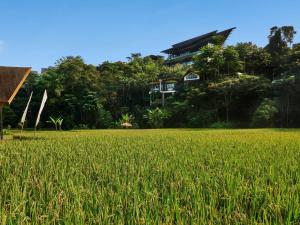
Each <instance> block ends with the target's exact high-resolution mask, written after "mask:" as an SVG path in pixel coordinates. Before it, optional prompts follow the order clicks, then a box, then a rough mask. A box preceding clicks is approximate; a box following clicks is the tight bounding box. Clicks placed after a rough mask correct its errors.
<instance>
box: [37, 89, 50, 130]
mask: <svg viewBox="0 0 300 225" xmlns="http://www.w3.org/2000/svg"><path fill="white" fill-rule="evenodd" d="M47 98H48V96H47V91H46V90H45V92H44V96H43V99H42V103H41V106H40V110H39V114H38V116H37V118H36V122H35V128H36V127H37V125H38V124H39V122H40V117H41V114H42V111H43V109H44V106H45V103H46V101H47Z"/></svg>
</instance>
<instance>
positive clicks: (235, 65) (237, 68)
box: [223, 46, 242, 75]
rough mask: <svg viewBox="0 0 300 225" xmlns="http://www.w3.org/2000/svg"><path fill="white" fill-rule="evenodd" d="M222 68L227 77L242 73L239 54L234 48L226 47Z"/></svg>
mask: <svg viewBox="0 0 300 225" xmlns="http://www.w3.org/2000/svg"><path fill="white" fill-rule="evenodd" d="M223 55H224V66H225V68H224V69H223V71H224V72H225V71H226V72H227V75H230V74H235V73H236V72H241V71H242V61H241V60H240V58H239V53H238V51H237V50H236V49H235V47H234V46H227V47H226V48H225V49H224V52H223Z"/></svg>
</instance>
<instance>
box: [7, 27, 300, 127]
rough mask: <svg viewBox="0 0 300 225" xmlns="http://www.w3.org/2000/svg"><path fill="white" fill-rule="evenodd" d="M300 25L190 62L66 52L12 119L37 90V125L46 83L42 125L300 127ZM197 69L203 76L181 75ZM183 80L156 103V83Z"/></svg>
mask: <svg viewBox="0 0 300 225" xmlns="http://www.w3.org/2000/svg"><path fill="white" fill-rule="evenodd" d="M295 35H296V31H295V29H294V27H293V26H282V27H272V28H271V29H270V34H269V36H268V40H269V41H268V44H267V45H266V46H264V47H259V46H257V45H256V44H254V43H252V42H241V43H237V44H235V45H223V44H221V43H222V42H221V41H220V38H219V37H215V39H214V43H213V44H211V45H207V46H205V47H203V48H201V49H200V52H201V54H198V55H196V56H194V58H193V64H192V65H189V66H184V65H179V64H177V65H174V66H167V65H166V64H165V63H164V61H165V59H164V57H162V56H159V55H150V56H145V57H144V56H142V55H141V54H140V53H134V54H131V55H130V56H129V57H128V58H127V60H126V61H125V62H121V61H119V62H108V61H107V62H103V63H101V64H99V65H97V66H95V65H90V64H87V63H86V62H85V61H84V60H83V59H82V58H81V57H80V56H68V57H63V58H61V59H59V60H57V61H56V63H55V65H54V66H53V67H50V68H49V69H48V70H47V71H45V72H44V73H42V74H37V73H31V74H30V76H29V77H28V79H27V81H26V83H25V84H24V86H23V88H22V89H21V90H20V92H19V93H18V95H17V97H16V98H15V100H14V102H13V103H12V104H11V105H10V106H5V107H4V126H5V127H8V128H10V127H11V128H17V127H18V126H19V121H20V118H21V115H22V113H23V110H24V108H25V106H26V103H27V100H28V98H29V95H30V93H31V92H33V93H34V94H33V99H32V102H31V104H30V108H29V111H28V116H27V122H26V128H32V127H33V126H34V122H35V118H36V115H37V112H38V109H39V106H40V102H41V98H42V95H43V92H44V90H45V89H46V90H47V92H48V101H47V104H46V107H45V109H44V112H43V114H42V119H41V121H42V123H41V124H40V128H45V129H46V128H47V129H49V128H53V124H52V123H51V122H49V121H51V119H50V117H51V118H52V119H54V120H56V119H59V118H61V119H62V120H63V123H62V129H65V130H69V129H105V128H120V127H121V124H122V123H124V122H128V123H131V124H132V125H133V127H134V128H177V127H178V128H250V127H282V128H286V127H300V44H295V43H294V37H295ZM190 71H193V73H195V74H198V75H199V76H200V80H199V82H195V83H191V84H189V85H186V84H184V82H180V81H181V80H182V79H183V77H184V76H185V75H186V74H187V73H188V72H190ZM161 77H173V78H174V79H176V80H178V81H179V82H178V85H177V87H176V89H177V91H176V93H175V94H174V95H170V96H168V97H167V98H166V99H165V104H164V106H162V105H161V104H160V102H159V101H156V102H153V104H151V105H150V97H149V90H150V84H151V83H152V82H154V81H157V80H158V79H159V78H161Z"/></svg>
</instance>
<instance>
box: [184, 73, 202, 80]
mask: <svg viewBox="0 0 300 225" xmlns="http://www.w3.org/2000/svg"><path fill="white" fill-rule="evenodd" d="M199 79H200V77H199V75H197V74H194V73H190V74H188V75H186V76H185V77H184V81H190V80H199Z"/></svg>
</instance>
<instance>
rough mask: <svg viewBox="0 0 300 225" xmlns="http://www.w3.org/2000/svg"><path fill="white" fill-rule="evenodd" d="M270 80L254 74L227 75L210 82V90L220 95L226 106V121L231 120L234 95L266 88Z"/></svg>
mask: <svg viewBox="0 0 300 225" xmlns="http://www.w3.org/2000/svg"><path fill="white" fill-rule="evenodd" d="M267 86H268V81H267V80H266V79H263V78H261V77H258V76H253V75H244V74H243V75H238V76H233V77H226V78H224V79H220V80H218V81H216V82H211V83H209V84H208V91H209V92H211V93H215V94H217V96H219V97H220V98H219V102H220V103H221V106H223V107H225V118H226V123H228V122H229V113H230V105H231V104H232V101H233V97H235V96H240V95H244V94H246V93H248V92H256V91H261V90H263V89H266V88H267Z"/></svg>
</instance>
